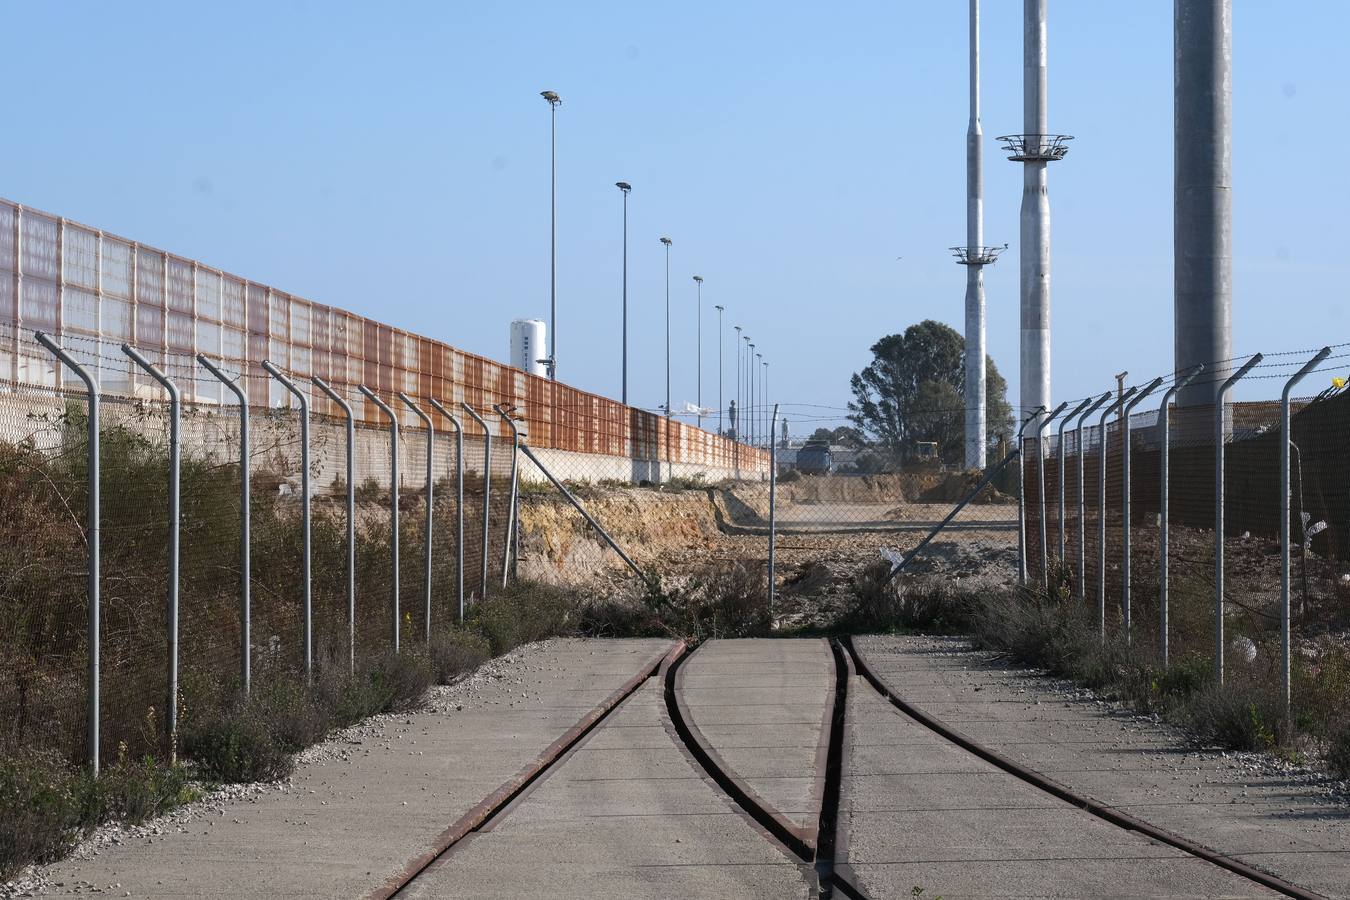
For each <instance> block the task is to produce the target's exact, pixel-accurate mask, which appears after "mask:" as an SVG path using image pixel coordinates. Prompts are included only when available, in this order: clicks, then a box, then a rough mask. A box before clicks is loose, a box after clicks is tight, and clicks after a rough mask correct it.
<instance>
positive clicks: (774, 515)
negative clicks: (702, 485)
mask: <svg viewBox="0 0 1350 900" xmlns="http://www.w3.org/2000/svg"><path fill="white" fill-rule="evenodd" d="M777 430H778V404H777V403H775V404H774V405H773V416H772V418H771V419H770V420H769V623H770V627H772V624H773V601H774V562H775V560H774V543H775V541H774V538H775V536H776V535H777V531H778V441H777V440H775V439H774V434H775V432H776V431H777Z"/></svg>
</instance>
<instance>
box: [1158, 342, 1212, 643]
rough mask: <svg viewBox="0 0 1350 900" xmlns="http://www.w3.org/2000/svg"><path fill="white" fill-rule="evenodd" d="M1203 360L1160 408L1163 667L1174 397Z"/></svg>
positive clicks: (1183, 376) (1169, 392)
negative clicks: (1172, 407)
mask: <svg viewBox="0 0 1350 900" xmlns="http://www.w3.org/2000/svg"><path fill="white" fill-rule="evenodd" d="M1204 368H1205V366H1204V363H1199V364H1197V365H1195V366H1193V367H1192V368H1190V369H1188V370H1187V371H1185V372H1183V373H1182V374H1181V375H1180V376H1179V377H1178V378H1177V380H1176V381H1175V382H1173V384H1172V386H1171V387H1170V388H1168V389H1167V392H1166V393H1164V394H1163V399H1162V405H1161V406H1160V407H1159V408H1158V443H1159V447H1158V460H1159V468H1160V470H1161V471H1160V477H1159V481H1160V483H1161V488H1160V490H1161V496H1160V498H1159V514H1158V615H1159V622H1158V627H1159V635H1158V644H1159V649H1160V651H1161V656H1162V666H1163V668H1164V669H1166V668H1167V666H1168V662H1169V660H1168V656H1169V639H1168V633H1169V629H1170V627H1171V625H1170V622H1169V618H1168V616H1169V610H1168V602H1169V597H1168V586H1167V565H1168V558H1167V555H1168V552H1169V547H1168V540H1169V535H1168V530H1169V528H1170V521H1171V513H1170V511H1169V509H1168V504H1169V502H1170V498H1171V488H1170V484H1169V482H1170V479H1171V474H1170V472H1171V465H1172V451H1171V441H1172V421H1171V412H1170V410H1171V405H1170V404H1171V403H1172V398H1173V397H1175V396H1176V394H1177V392H1178V391H1180V390H1181V389H1182V388H1184V387H1185V386H1186V385H1188V384H1190V383H1191V381H1192V379H1194V378H1195V376H1197V375H1199V374H1200V372H1201V370H1202V369H1204Z"/></svg>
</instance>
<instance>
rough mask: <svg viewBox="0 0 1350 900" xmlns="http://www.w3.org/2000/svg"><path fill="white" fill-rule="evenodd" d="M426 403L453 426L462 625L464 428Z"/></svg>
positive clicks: (433, 403)
mask: <svg viewBox="0 0 1350 900" xmlns="http://www.w3.org/2000/svg"><path fill="white" fill-rule="evenodd" d="M428 402H429V403H430V404H431V406H432V408H433V409H435V410H436V412H438V413H440V414H441V415H443V416H445V417H446V418H447V419H449V420H450V424H451V425H453V426H455V542H456V546H457V548H458V549H457V550H456V554H457V555H456V562H455V575H456V578H457V579H458V581H459V589H458V597H459V624H461V625H463V624H464V426H463V425H461V424H460V423H459V417H458V416H456V415H455V414H454V413H452V412H450V411H449V410H448V409H446V408H445V407H444V406H441V402H440V401H439V400H437V399H435V398H434V397H432V398H429V399H428Z"/></svg>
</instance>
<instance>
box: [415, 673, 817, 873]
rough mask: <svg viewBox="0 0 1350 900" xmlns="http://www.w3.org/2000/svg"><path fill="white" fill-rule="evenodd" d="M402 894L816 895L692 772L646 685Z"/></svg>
mask: <svg viewBox="0 0 1350 900" xmlns="http://www.w3.org/2000/svg"><path fill="white" fill-rule="evenodd" d="M657 729H659V730H660V732H659V733H661V734H663V735H664V742H661V741H658V740H656V734H657V733H658V731H657ZM399 896H400V897H405V896H406V897H410V898H432V897H435V898H474V900H497V898H499V900H506V898H511V900H515V898H521V900H570V898H587V900H590V898H614V900H658V898H661V900H665V898H669V897H718V898H723V897H726V898H730V897H736V898H746V900H760V898H762V900H778V898H793V897H797V898H803V900H804V898H807V897H814V896H815V887H814V881H813V876H812V873H811V872H810V870H809V868H808V867H806V866H804V865H803V864H801V863H800V862H799V861H797V860H795V859H794V858H792V857H790V856H789V855H788V853H787V851H786V850H785V849H783V848H782V846H781V845H779V844H778V843H777V842H775V841H773V840H772V839H770V838H769V837H768V836H767V835H766V834H765V833H764V832H763V831H762V830H761V829H760V828H759V827H758V826H757V825H756V824H755V823H754V822H753V821H751V820H750V819H749V818H748V817H747V816H746V815H744V814H743V813H742V812H741V811H740V810H738V809H737V808H736V807H735V806H734V805H733V804H732V802H731V801H730V799H729V798H727V796H726V795H725V794H723V793H722V791H721V790H719V789H718V788H717V787H716V785H714V784H713V783H712V782H711V781H710V780H708V779H707V778H706V776H704V775H703V773H702V772H701V771H700V770H699V768H698V765H697V763H695V762H694V761H693V759H692V758H691V757H690V756H689V754H688V753H687V751H686V750H685V749H684V748H683V746H682V745H681V744H680V743H679V740H678V738H677V737H676V736H675V734H674V731H673V727H672V726H671V725H670V723H669V721H668V720H667V718H666V714H665V702H664V697H663V689H662V685H660V684H658V683H656V682H655V681H653V682H649V683H647V684H645V685H643V686H642V688H641V689H639V691H638V692H637V693H636V694H634V695H633V696H632V697H630V698H629V699H628V700H627V701H626V702H625V703H623V705H621V706H620V707H619V708H618V710H617V711H616V712H615V713H614V714H613V715H612V716H611V717H610V718H608V719H606V720H605V722H604V723H602V724H601V725H600V727H598V728H597V729H596V730H595V731H593V732H591V733H590V734H589V735H587V736H586V738H585V739H584V740H583V741H582V742H581V743H580V744H578V745H577V747H576V748H575V749H573V750H572V751H571V752H570V753H569V754H568V755H567V756H565V757H564V759H563V761H562V762H561V763H560V764H559V765H558V766H556V767H554V768H553V769H551V770H550V771H549V773H548V775H547V777H545V778H544V779H542V780H540V781H538V782H536V783H535V785H534V786H533V788H532V789H531V790H530V792H529V793H528V794H526V795H525V796H524V797H523V798H522V799H521V801H520V802H519V803H518V804H515V805H514V806H513V807H512V808H511V810H510V813H509V814H507V815H504V816H501V817H499V818H497V819H495V820H494V821H493V824H492V827H491V829H490V830H483V831H480V832H477V833H475V834H473V835H470V836H469V837H468V838H466V839H465V840H463V841H461V842H460V843H459V844H458V845H457V846H456V847H455V848H454V849H453V850H452V851H451V852H450V853H448V854H446V855H445V856H443V857H441V858H440V859H438V860H437V861H436V862H435V863H433V864H432V865H431V866H429V867H428V868H427V869H426V870H425V871H423V872H422V873H421V875H419V876H418V877H417V878H416V879H415V880H414V881H413V882H412V883H410V884H409V885H408V886H407V887H406V888H404V890H403V891H402V892H401V893H400V894H399Z"/></svg>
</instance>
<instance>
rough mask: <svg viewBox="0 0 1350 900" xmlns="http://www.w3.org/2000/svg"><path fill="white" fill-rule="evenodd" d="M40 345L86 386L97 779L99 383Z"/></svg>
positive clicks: (46, 341)
mask: <svg viewBox="0 0 1350 900" xmlns="http://www.w3.org/2000/svg"><path fill="white" fill-rule="evenodd" d="M33 336H34V337H35V338H37V340H38V343H40V344H42V346H44V347H46V348H47V349H48V350H50V351H51V352H52V354H53V355H54V356H55V357H56V358H57V359H59V360H60V361H61V362H63V363H65V364H66V366H68V367H69V368H70V370H71V371H73V372H74V373H75V374H76V375H78V376H79V378H80V380H81V381H83V382H84V387H85V391H86V392H87V393H88V397H89V400H88V403H89V411H88V415H87V416H86V417H85V427H86V429H87V432H88V437H87V438H86V445H87V446H86V450H87V452H88V462H87V465H88V470H89V471H88V478H89V498H88V500H89V509H88V512H87V516H88V522H87V523H86V524H85V529H84V533H85V542H86V547H87V553H88V557H89V563H88V568H89V571H88V584H87V590H88V592H89V623H88V625H89V637H88V639H89V685H88V691H89V705H88V720H87V728H88V741H89V770H90V772H91V773H92V774H93V775H94V776H95V777H97V776H98V772H99V714H100V706H99V688H100V679H99V674H100V670H99V659H100V656H99V651H100V650H101V649H102V648H101V643H100V641H101V637H100V627H99V613H100V611H101V602H100V601H101V598H100V594H99V561H100V549H101V543H100V538H99V522H98V520H99V509H100V505H101V503H100V495H99V474H100V473H99V441H98V428H99V396H98V381H96V380H95V379H94V376H93V375H92V374H91V373H90V372H89V370H87V369H86V368H85V367H84V366H82V365H80V364H79V363H78V362H76V361H75V358H74V357H73V356H71V355H70V354H69V353H67V352H66V351H65V350H63V349H62V348H61V346H60V345H59V344H57V343H56V341H54V340H52V339H51V338H50V337H48V336H47V335H46V334H45V333H44V332H41V331H37V332H34V333H33Z"/></svg>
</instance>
